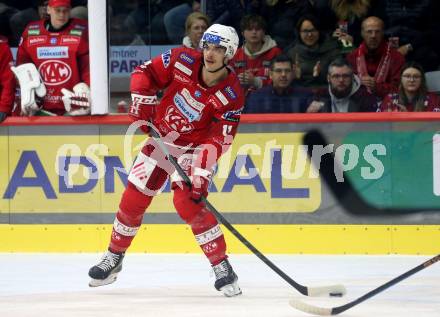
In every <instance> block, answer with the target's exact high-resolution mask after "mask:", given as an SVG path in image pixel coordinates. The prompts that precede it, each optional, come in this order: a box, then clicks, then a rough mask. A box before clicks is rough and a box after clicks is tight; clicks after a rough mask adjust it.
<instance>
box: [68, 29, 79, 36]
mask: <svg viewBox="0 0 440 317" xmlns="http://www.w3.org/2000/svg"><path fill="white" fill-rule="evenodd" d="M69 34H70V35H77V36H81V34H82V30H78V29H73V30H70V32H69Z"/></svg>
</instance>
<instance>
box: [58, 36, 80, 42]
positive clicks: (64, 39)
mask: <svg viewBox="0 0 440 317" xmlns="http://www.w3.org/2000/svg"><path fill="white" fill-rule="evenodd" d="M69 43H73V44H76V43H79V38H78V37H77V36H69V35H66V36H63V37H61V44H69Z"/></svg>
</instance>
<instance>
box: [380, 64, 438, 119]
mask: <svg viewBox="0 0 440 317" xmlns="http://www.w3.org/2000/svg"><path fill="white" fill-rule="evenodd" d="M380 110H381V111H436V112H438V111H440V100H439V98H438V97H437V95H436V94H435V93H429V92H428V91H427V88H426V79H425V73H424V71H423V68H422V66H421V65H420V64H419V63H417V62H408V63H407V64H405V66H403V68H402V72H401V75H400V85H399V92H398V93H392V94H389V95H387V96H386V97H385V98H384V100H383V102H382V104H381V106H380Z"/></svg>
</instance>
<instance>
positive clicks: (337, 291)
mask: <svg viewBox="0 0 440 317" xmlns="http://www.w3.org/2000/svg"><path fill="white" fill-rule="evenodd" d="M345 294H347V289H346V288H345V286H344V285H341V284H338V285H329V286H317V287H310V286H309V287H307V295H308V296H310V297H319V296H330V297H342V296H344V295H345Z"/></svg>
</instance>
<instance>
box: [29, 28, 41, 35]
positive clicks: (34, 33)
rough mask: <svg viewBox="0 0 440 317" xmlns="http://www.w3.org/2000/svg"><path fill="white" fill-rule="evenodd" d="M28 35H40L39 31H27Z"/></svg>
mask: <svg viewBox="0 0 440 317" xmlns="http://www.w3.org/2000/svg"><path fill="white" fill-rule="evenodd" d="M28 35H40V30H39V29H36V30H35V29H33V30H28Z"/></svg>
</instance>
